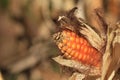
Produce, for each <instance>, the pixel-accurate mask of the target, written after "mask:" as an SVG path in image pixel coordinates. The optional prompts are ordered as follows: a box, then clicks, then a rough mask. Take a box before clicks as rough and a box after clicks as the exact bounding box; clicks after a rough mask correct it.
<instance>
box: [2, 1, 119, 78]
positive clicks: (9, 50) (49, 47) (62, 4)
mask: <svg viewBox="0 0 120 80" xmlns="http://www.w3.org/2000/svg"><path fill="white" fill-rule="evenodd" d="M76 6H77V7H78V8H79V9H80V13H81V14H80V16H81V18H83V19H85V20H86V21H87V22H88V23H89V24H91V25H94V26H95V27H97V28H99V27H98V25H97V24H96V22H94V20H95V17H94V16H93V15H94V9H96V8H101V9H102V10H103V11H104V17H105V19H106V21H107V22H108V23H109V24H110V25H111V26H112V25H114V24H115V23H116V22H117V21H118V20H119V19H120V9H119V8H120V0H0V73H1V76H0V77H1V79H0V80H67V78H68V76H69V75H70V74H69V72H64V71H62V70H61V66H59V65H58V64H57V63H56V62H54V61H53V60H52V57H55V56H57V55H58V54H59V53H60V51H59V50H58V49H57V47H56V45H55V44H54V43H53V40H52V37H51V36H52V34H54V33H55V32H56V30H57V29H58V25H57V19H58V16H60V15H64V13H66V11H69V10H70V9H72V8H74V7H76Z"/></svg>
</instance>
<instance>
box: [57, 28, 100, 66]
mask: <svg viewBox="0 0 120 80" xmlns="http://www.w3.org/2000/svg"><path fill="white" fill-rule="evenodd" d="M59 34H60V35H57V36H56V38H58V36H59V38H58V39H56V38H55V39H56V43H57V45H58V48H59V49H60V50H61V51H62V53H63V54H64V56H65V57H66V58H71V59H74V60H77V61H80V62H81V63H83V64H87V65H92V66H100V65H101V53H100V52H98V51H97V50H96V49H95V48H93V47H92V46H91V45H90V44H89V42H88V41H87V40H86V39H85V38H83V37H80V36H79V35H77V34H76V33H74V32H72V31H69V30H63V31H62V32H60V33H59Z"/></svg>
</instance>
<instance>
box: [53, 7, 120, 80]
mask: <svg viewBox="0 0 120 80" xmlns="http://www.w3.org/2000/svg"><path fill="white" fill-rule="evenodd" d="M95 11H96V15H97V17H98V22H99V23H100V30H98V29H97V28H95V27H92V26H90V25H88V23H86V22H85V21H84V20H83V19H81V18H80V17H79V16H77V14H79V11H78V9H77V8H73V9H72V10H71V11H70V12H68V13H67V15H65V16H60V17H59V19H58V22H59V23H60V28H59V29H60V30H59V31H58V32H57V33H55V34H54V35H53V39H54V42H55V43H56V45H57V46H58V48H59V49H60V51H61V56H59V57H56V58H54V60H55V61H56V62H58V63H59V64H61V65H64V66H67V67H71V68H74V69H76V70H77V71H78V72H79V73H80V74H84V75H85V76H97V78H98V79H102V80H108V78H109V77H108V76H107V75H108V73H107V72H109V69H108V68H109V65H110V64H111V62H110V61H109V62H108V64H107V66H106V65H105V64H106V63H107V61H108V57H110V56H108V55H106V54H108V53H109V55H110V53H111V52H109V51H110V45H111V44H112V39H113V36H115V35H114V34H115V30H118V29H114V30H113V32H112V33H111V34H110V32H109V28H108V25H107V23H106V22H105V20H104V18H103V17H102V15H101V12H100V11H99V10H98V9H96V10H95ZM113 33H114V34H113ZM108 34H110V35H111V36H112V37H109V36H110V35H108ZM108 38H111V39H108ZM104 56H105V58H104ZM103 58H104V59H103ZM111 60H112V59H111ZM117 69H118V68H117ZM111 74H112V71H111ZM109 76H110V74H109ZM83 78H85V77H83ZM83 78H79V79H70V80H82V79H83Z"/></svg>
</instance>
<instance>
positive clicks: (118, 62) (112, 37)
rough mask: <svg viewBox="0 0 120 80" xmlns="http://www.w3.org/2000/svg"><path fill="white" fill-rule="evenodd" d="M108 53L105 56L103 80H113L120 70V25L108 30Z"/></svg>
mask: <svg viewBox="0 0 120 80" xmlns="http://www.w3.org/2000/svg"><path fill="white" fill-rule="evenodd" d="M107 37H108V38H107V45H106V51H105V54H104V56H103V71H102V80H113V78H114V76H115V75H116V73H117V71H118V69H119V68H120V59H119V56H120V54H119V52H120V50H119V48H120V25H119V24H118V25H117V26H116V28H115V29H112V31H111V32H110V30H108V35H107Z"/></svg>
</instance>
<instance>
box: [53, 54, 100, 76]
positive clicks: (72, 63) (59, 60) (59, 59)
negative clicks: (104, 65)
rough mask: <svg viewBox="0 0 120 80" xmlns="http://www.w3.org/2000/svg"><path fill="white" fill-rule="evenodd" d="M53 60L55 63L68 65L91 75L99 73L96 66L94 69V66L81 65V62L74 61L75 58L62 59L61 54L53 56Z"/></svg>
mask: <svg viewBox="0 0 120 80" xmlns="http://www.w3.org/2000/svg"><path fill="white" fill-rule="evenodd" d="M53 60H55V61H56V62H57V63H59V64H60V65H62V66H67V67H70V68H72V69H75V70H77V71H79V72H80V73H83V74H88V75H91V76H92V75H93V76H94V75H100V70H99V69H97V68H96V69H95V67H91V66H86V65H83V64H82V63H80V62H78V61H75V60H68V59H64V58H63V57H62V56H58V57H55V58H53ZM90 68H91V69H90Z"/></svg>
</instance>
